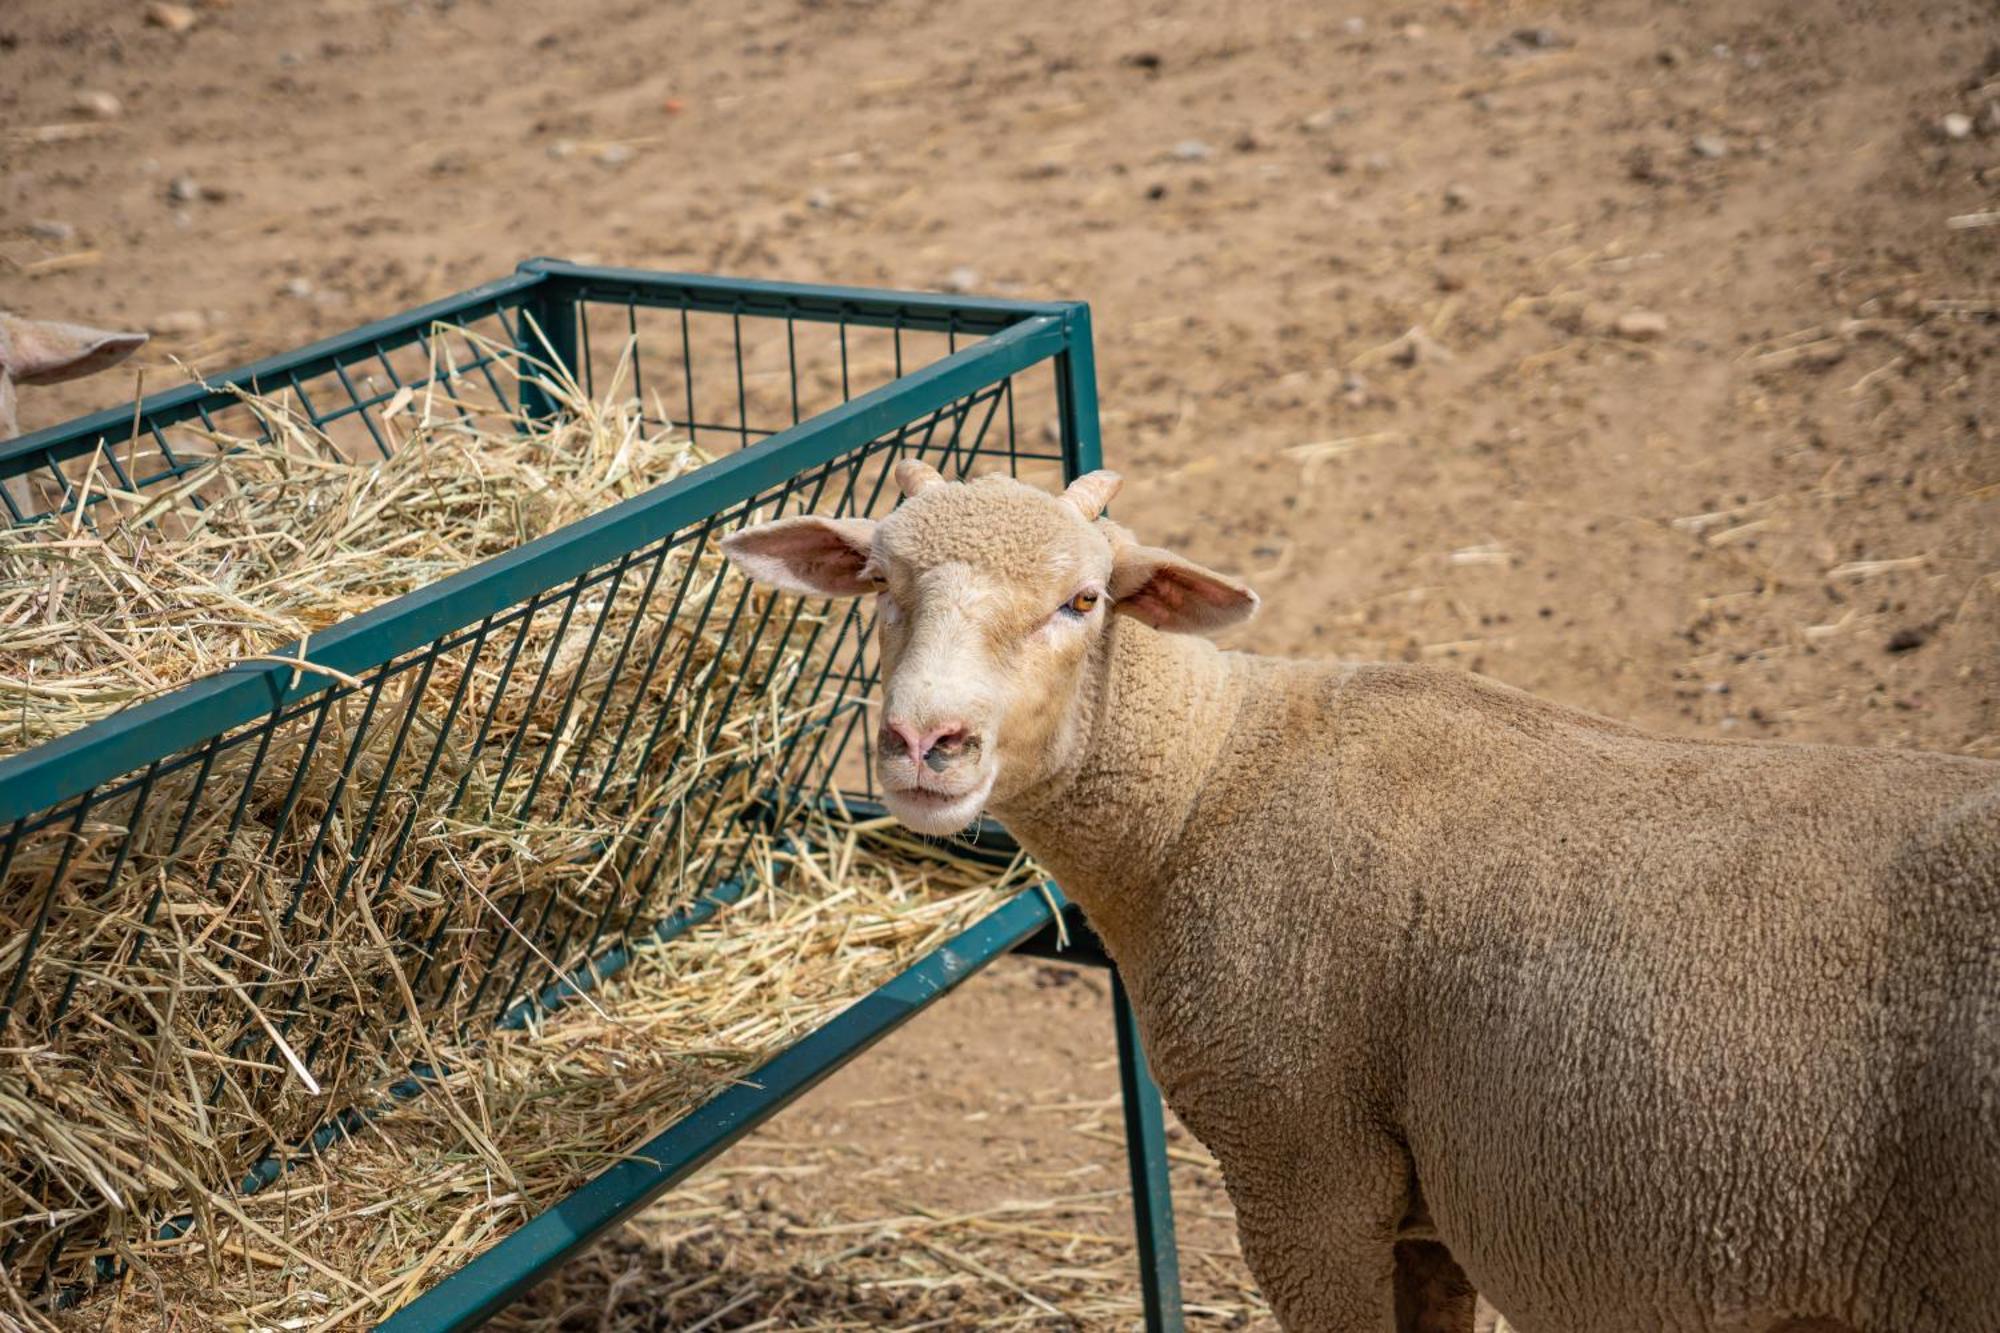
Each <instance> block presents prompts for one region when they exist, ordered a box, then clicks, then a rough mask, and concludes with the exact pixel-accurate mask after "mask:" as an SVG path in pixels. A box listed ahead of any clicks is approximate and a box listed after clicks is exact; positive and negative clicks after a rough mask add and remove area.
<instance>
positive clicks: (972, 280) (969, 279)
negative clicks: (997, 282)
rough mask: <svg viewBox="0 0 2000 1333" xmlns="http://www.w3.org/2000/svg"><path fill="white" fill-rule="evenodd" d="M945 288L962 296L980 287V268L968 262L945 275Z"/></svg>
mask: <svg viewBox="0 0 2000 1333" xmlns="http://www.w3.org/2000/svg"><path fill="white" fill-rule="evenodd" d="M944 289H945V290H946V291H948V292H955V293H957V294H958V295H960V296H963V295H965V294H966V293H967V292H972V291H977V290H978V289H979V270H978V269H976V268H972V267H971V266H969V265H966V264H960V265H959V266H958V267H957V268H955V269H953V270H952V271H951V272H949V273H947V274H945V275H944Z"/></svg>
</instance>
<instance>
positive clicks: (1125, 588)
mask: <svg viewBox="0 0 2000 1333" xmlns="http://www.w3.org/2000/svg"><path fill="white" fill-rule="evenodd" d="M1111 609H1112V610H1113V611H1118V612H1122V613H1123V614H1125V615H1128V616H1131V617H1133V618H1134V619H1136V620H1143V621H1145V622H1146V623H1147V624H1148V625H1151V626H1152V627H1153V628H1154V629H1158V630H1165V631H1167V632H1168V633H1169V634H1213V633H1215V632H1216V631H1217V630H1223V629H1227V628H1229V627H1230V626H1231V625H1236V624H1240V623H1242V622H1243V621H1245V620H1248V619H1249V618H1250V617H1251V616H1253V615H1255V614H1257V594H1256V593H1254V592H1252V591H1250V589H1249V588H1248V587H1246V586H1245V585H1243V584H1241V583H1238V582H1237V581H1236V580H1235V579H1232V578H1228V577H1225V576H1224V575H1221V574H1218V573H1216V572H1215V571H1214V570H1212V569H1204V568H1202V567H1201V566H1200V565H1197V564H1196V563H1195V562H1194V561H1192V560H1183V559H1182V558H1181V557H1180V556H1177V555H1175V554H1174V553H1173V552H1172V551H1163V550H1161V549H1160V548H1159V547H1157V546H1139V545H1137V544H1134V543H1122V542H1121V543H1117V544H1116V545H1115V549H1114V551H1113V555H1112V561H1111Z"/></svg>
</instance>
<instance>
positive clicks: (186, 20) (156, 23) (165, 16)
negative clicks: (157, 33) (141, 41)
mask: <svg viewBox="0 0 2000 1333" xmlns="http://www.w3.org/2000/svg"><path fill="white" fill-rule="evenodd" d="M146 22H147V24H148V25H149V26H151V27H155V28H165V29H166V30H167V31H168V32H186V31H187V30H188V29H190V28H192V27H193V26H194V25H195V12H194V11H193V10H192V9H189V8H188V7H187V6H186V5H170V4H167V3H165V2H164V0H153V3H152V4H150V5H147V6H146Z"/></svg>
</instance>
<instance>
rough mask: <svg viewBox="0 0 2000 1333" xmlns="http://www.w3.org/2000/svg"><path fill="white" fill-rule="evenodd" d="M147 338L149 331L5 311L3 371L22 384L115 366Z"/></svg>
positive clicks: (0, 331)
mask: <svg viewBox="0 0 2000 1333" xmlns="http://www.w3.org/2000/svg"><path fill="white" fill-rule="evenodd" d="M145 342H146V335H145V334H143V333H112V332H108V331H106V330H104V329H89V328H85V327H84V326H83V325H81V324H57V323H55V322H53V321H51V320H46V319H22V318H21V317H20V316H18V315H9V314H4V313H0V374H6V375H9V376H12V377H13V380H14V382H15V383H16V384H59V383H61V382H62V381H64V380H73V379H76V378H78V377H80V376H83V375H88V374H91V373H92V372H93V371H99V370H103V369H105V368H107V367H109V366H115V365H117V364H118V363H119V362H120V361H123V360H124V359H125V358H126V357H128V356H130V355H132V353H134V352H136V351H138V350H139V348H140V347H142V346H143V345H144V344H145Z"/></svg>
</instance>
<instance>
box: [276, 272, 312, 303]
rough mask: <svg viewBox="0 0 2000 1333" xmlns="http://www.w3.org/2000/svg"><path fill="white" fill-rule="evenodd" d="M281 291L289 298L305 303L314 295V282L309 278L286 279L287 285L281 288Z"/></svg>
mask: <svg viewBox="0 0 2000 1333" xmlns="http://www.w3.org/2000/svg"><path fill="white" fill-rule="evenodd" d="M279 290H280V291H282V292H283V293H284V294H285V295H287V296H290V297H293V298H295V299H297V300H301V301H303V300H305V299H306V298H307V297H308V296H311V295H312V294H313V285H312V280H311V279H309V278H287V279H285V285H284V286H283V287H281V288H279Z"/></svg>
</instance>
